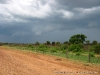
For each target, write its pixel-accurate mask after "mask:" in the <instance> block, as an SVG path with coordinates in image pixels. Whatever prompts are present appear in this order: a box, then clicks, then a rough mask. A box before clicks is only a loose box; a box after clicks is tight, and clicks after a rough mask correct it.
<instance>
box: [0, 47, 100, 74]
mask: <svg viewBox="0 0 100 75" xmlns="http://www.w3.org/2000/svg"><path fill="white" fill-rule="evenodd" d="M56 58H57V57H53V56H48V55H42V54H36V53H32V52H25V51H18V50H12V49H7V48H4V47H0V75H59V74H60V75H80V73H77V72H87V71H88V72H90V71H91V72H93V71H97V72H98V73H95V75H99V74H100V72H99V70H100V66H98V67H94V66H84V65H82V64H77V63H73V62H71V61H68V60H65V59H61V60H56ZM81 75H84V73H83V74H82V73H81ZM87 75H91V74H87ZM93 75H94V74H93Z"/></svg>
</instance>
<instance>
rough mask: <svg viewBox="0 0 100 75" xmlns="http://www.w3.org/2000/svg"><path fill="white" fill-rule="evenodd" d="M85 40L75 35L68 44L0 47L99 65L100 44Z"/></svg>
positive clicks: (83, 36)
mask: <svg viewBox="0 0 100 75" xmlns="http://www.w3.org/2000/svg"><path fill="white" fill-rule="evenodd" d="M86 38H87V37H86V36H85V35H83V34H76V35H73V36H71V37H70V39H69V42H68V41H65V42H64V43H60V42H54V41H53V42H50V41H46V43H42V44H41V43H39V42H38V41H36V43H35V44H29V43H27V44H24V43H0V46H2V45H6V46H10V47H14V48H18V49H21V50H30V51H33V52H38V53H43V54H44V53H45V54H50V55H56V56H61V57H65V58H66V57H67V58H68V59H72V60H78V61H84V62H91V63H100V43H98V42H97V41H93V42H92V43H90V41H89V40H87V41H85V39H86ZM85 42H86V43H85Z"/></svg>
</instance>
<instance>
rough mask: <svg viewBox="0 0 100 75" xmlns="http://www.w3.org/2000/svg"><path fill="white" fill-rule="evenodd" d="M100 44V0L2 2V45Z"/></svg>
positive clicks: (0, 13) (15, 0)
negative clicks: (79, 37) (77, 40)
mask: <svg viewBox="0 0 100 75" xmlns="http://www.w3.org/2000/svg"><path fill="white" fill-rule="evenodd" d="M81 33H82V34H84V35H86V36H87V39H86V40H90V41H93V40H97V41H98V42H100V0H0V42H15V43H35V42H36V41H39V42H41V43H44V42H46V41H51V42H52V41H55V42H56V41H59V42H62V43H63V42H64V41H69V38H70V37H71V36H72V35H74V34H81Z"/></svg>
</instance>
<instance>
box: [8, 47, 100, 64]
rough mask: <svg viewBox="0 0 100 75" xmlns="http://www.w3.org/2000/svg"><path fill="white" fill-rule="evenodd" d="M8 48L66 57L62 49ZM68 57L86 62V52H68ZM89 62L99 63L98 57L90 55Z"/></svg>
mask: <svg viewBox="0 0 100 75" xmlns="http://www.w3.org/2000/svg"><path fill="white" fill-rule="evenodd" d="M6 47H10V46H6ZM10 48H12V49H18V50H24V51H31V52H35V53H41V54H47V55H52V56H59V57H62V58H66V53H63V52H62V51H57V52H51V51H50V49H48V50H46V51H44V52H43V51H40V50H38V47H35V48H28V47H19V46H13V47H10ZM68 59H70V60H74V61H79V62H84V63H88V54H87V53H82V54H80V55H76V54H75V53H72V52H68ZM90 63H93V64H99V65H100V57H97V56H95V57H91V62H90Z"/></svg>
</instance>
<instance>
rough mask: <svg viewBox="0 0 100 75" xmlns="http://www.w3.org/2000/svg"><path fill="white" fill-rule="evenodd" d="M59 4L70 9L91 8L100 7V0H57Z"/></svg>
mask: <svg viewBox="0 0 100 75" xmlns="http://www.w3.org/2000/svg"><path fill="white" fill-rule="evenodd" d="M57 2H58V3H59V4H60V5H62V6H68V7H69V8H77V7H79V8H91V7H97V6H100V0H63V1H62V0H57Z"/></svg>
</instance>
